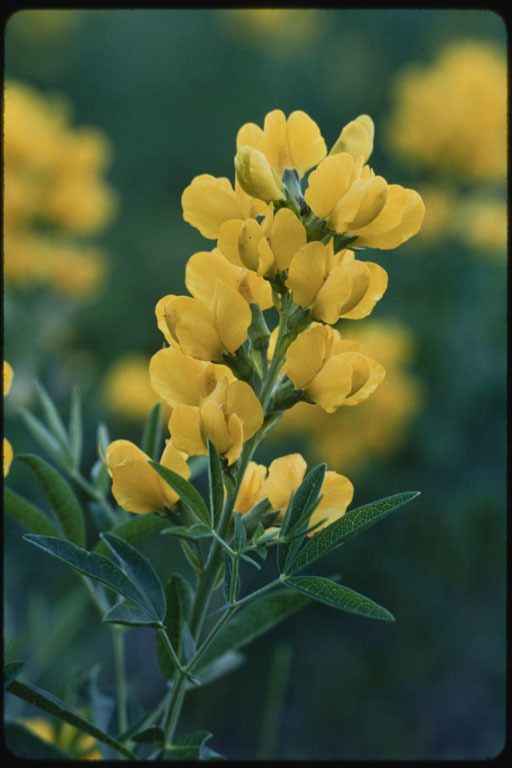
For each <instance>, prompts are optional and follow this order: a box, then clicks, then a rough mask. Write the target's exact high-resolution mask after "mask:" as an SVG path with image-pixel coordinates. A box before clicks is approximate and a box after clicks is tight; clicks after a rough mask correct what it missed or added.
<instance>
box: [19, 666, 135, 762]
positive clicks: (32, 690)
mask: <svg viewBox="0 0 512 768" xmlns="http://www.w3.org/2000/svg"><path fill="white" fill-rule="evenodd" d="M7 690H8V691H9V693H12V694H14V696H18V697H19V698H20V699H23V700H24V701H28V703H29V704H33V705H34V706H35V707H38V708H39V709H42V710H44V711H45V712H49V713H50V714H51V715H55V717H58V718H59V719H60V720H64V722H66V723H69V724H70V725H73V726H75V728H80V730H81V731H85V733H88V734H90V735H91V736H94V738H95V739H97V740H98V741H101V742H103V743H104V744H108V745H109V746H110V747H113V748H114V749H115V750H116V751H117V752H119V754H120V755H124V756H125V757H128V758H130V759H133V760H136V759H137V757H136V755H134V753H133V752H131V751H130V750H129V749H126V747H124V746H123V745H122V744H120V743H119V742H118V741H116V739H113V738H112V737H111V736H109V735H108V734H107V733H104V732H103V731H101V730H100V729H99V728H96V726H95V725H93V724H92V723H91V722H90V721H89V720H86V719H85V717H82V715H79V714H78V712H75V711H74V710H72V709H70V708H69V707H68V706H67V705H66V704H64V702H63V701H61V700H60V699H58V698H57V697H56V696H53V694H51V693H48V691H43V690H42V689H41V688H37V687H36V686H35V685H30V684H28V683H20V682H19V680H13V681H12V682H11V683H10V684H9V685H8V686H7Z"/></svg>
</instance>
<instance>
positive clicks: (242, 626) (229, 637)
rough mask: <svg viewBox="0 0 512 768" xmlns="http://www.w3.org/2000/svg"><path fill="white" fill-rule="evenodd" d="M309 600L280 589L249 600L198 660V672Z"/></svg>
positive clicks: (263, 631) (266, 630)
mask: <svg viewBox="0 0 512 768" xmlns="http://www.w3.org/2000/svg"><path fill="white" fill-rule="evenodd" d="M309 602H311V600H310V598H308V597H306V596H304V595H299V594H298V593H294V592H292V590H287V589H280V590H277V591H276V592H272V593H270V594H267V595H264V596H263V597H260V598H259V599H257V600H255V601H254V602H252V603H249V604H248V605H247V606H246V607H245V608H242V609H240V610H239V612H238V613H237V614H235V616H234V617H233V618H232V619H231V621H230V622H229V623H228V624H226V626H225V627H224V628H223V629H222V630H221V631H220V632H219V634H218V635H217V637H215V638H214V639H213V640H212V642H211V644H210V646H209V647H208V648H207V650H206V651H205V652H204V654H203V656H202V657H201V661H200V662H198V663H199V667H198V674H200V671H201V670H203V669H204V668H205V667H206V666H207V665H208V664H211V663H212V661H214V660H215V659H218V658H219V657H220V656H223V655H224V654H225V653H227V651H231V650H235V649H237V648H242V647H243V646H244V645H247V644H248V643H250V642H252V641H253V640H255V639H256V638H257V637H259V636H260V635H262V634H264V633H265V632H268V630H269V629H272V627H274V626H275V625H276V624H278V623H279V622H280V621H283V620H284V619H286V618H287V617H288V616H291V615H292V614H293V613H295V612H296V611H298V610H299V609H300V608H302V607H303V606H305V605H307V604H308V603H309Z"/></svg>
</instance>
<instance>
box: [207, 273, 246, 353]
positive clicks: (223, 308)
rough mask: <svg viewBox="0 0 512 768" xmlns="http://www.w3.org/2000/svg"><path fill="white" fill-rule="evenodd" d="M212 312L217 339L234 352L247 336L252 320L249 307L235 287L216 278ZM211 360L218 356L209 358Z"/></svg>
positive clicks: (229, 350) (228, 350)
mask: <svg viewBox="0 0 512 768" xmlns="http://www.w3.org/2000/svg"><path fill="white" fill-rule="evenodd" d="M212 312H213V315H214V317H215V325H216V328H217V333H218V335H219V339H220V341H221V343H222V345H223V347H224V349H225V350H226V351H227V352H235V351H236V350H237V349H238V347H240V346H241V345H242V344H243V343H244V341H245V340H246V338H247V329H248V328H249V326H250V324H251V321H252V314H251V309H250V307H249V305H248V303H247V302H246V301H245V299H243V298H242V297H241V296H240V294H239V293H238V291H237V290H236V288H233V287H232V286H231V285H227V283H223V282H222V281H221V280H217V282H216V285H215V293H214V295H213V302H212ZM210 359H211V360H214V359H219V358H213V357H212V358H210Z"/></svg>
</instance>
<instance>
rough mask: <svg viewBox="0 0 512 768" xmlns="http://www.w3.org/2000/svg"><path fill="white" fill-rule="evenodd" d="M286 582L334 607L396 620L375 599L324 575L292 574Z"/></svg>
mask: <svg viewBox="0 0 512 768" xmlns="http://www.w3.org/2000/svg"><path fill="white" fill-rule="evenodd" d="M284 583H285V584H286V586H287V587H291V589H296V590H297V592H302V593H303V594H304V595H307V596H308V597H310V598H312V599H313V600H318V601H319V602H321V603H325V605H329V606H331V607H332V608H338V609H339V610H341V611H348V612H349V613H357V614H359V615H360V616H366V617H368V618H371V619H385V620H387V621H394V618H393V616H392V615H391V614H390V612H389V611H387V610H386V609H385V608H382V606H380V605H377V603H374V602H373V600H370V599H369V598H368V597H365V596H364V595H360V594H359V593H358V592H354V590H353V589H349V588H348V587H344V586H342V585H341V584H336V582H334V581H331V580H330V579H325V578H323V577H322V576H291V577H288V578H287V579H286V580H285V581H284Z"/></svg>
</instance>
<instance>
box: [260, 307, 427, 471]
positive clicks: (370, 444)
mask: <svg viewBox="0 0 512 768" xmlns="http://www.w3.org/2000/svg"><path fill="white" fill-rule="evenodd" d="M351 335H352V336H353V337H354V339H355V340H356V341H357V342H358V343H359V344H362V345H364V347H365V348H366V349H367V350H368V351H369V352H370V354H375V355H378V356H379V358H380V360H381V362H382V364H383V365H384V366H385V368H386V379H385V381H384V382H383V383H382V386H379V387H378V388H377V389H376V390H375V392H374V393H373V395H372V397H371V398H369V399H368V400H367V401H366V402H365V403H364V405H363V406H362V407H361V408H358V409H357V411H354V410H353V409H342V410H339V411H337V412H336V413H334V414H333V415H332V416H329V415H328V414H327V413H326V412H325V411H323V410H322V408H320V407H319V406H317V405H310V404H308V403H297V405H295V406H294V407H293V408H292V409H291V410H289V411H287V412H286V413H285V415H284V416H283V418H282V420H281V421H280V423H279V424H278V426H277V428H276V430H275V432H274V436H275V437H276V438H277V439H284V438H287V437H288V436H290V435H298V434H300V435H303V436H304V437H306V438H307V439H308V447H309V450H310V452H311V455H312V457H313V459H315V460H318V461H327V462H328V464H329V465H330V466H332V467H334V468H335V469H339V468H341V467H345V468H352V469H355V468H356V467H358V466H360V465H362V464H363V463H364V462H365V461H366V460H367V459H368V458H369V457H370V456H371V455H372V454H377V453H378V454H385V453H389V452H390V451H392V450H393V449H395V448H396V446H398V445H399V443H400V440H401V438H402V436H403V432H404V429H405V428H406V426H407V424H408V423H409V422H410V420H411V418H412V417H413V416H414V414H415V413H417V411H418V410H419V409H420V408H421V405H422V390H421V386H420V383H419V381H418V380H417V379H416V378H415V377H414V375H413V374H412V373H410V372H409V371H408V369H407V368H408V364H409V362H410V361H411V359H412V358H413V352H414V341H413V338H412V337H411V334H410V332H409V331H408V330H407V328H405V327H404V326H403V325H401V324H400V323H397V322H390V321H386V322H384V321H376V320H372V321H369V322H367V323H364V324H362V326H361V327H359V326H358V328H357V329H354V331H352V333H351Z"/></svg>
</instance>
